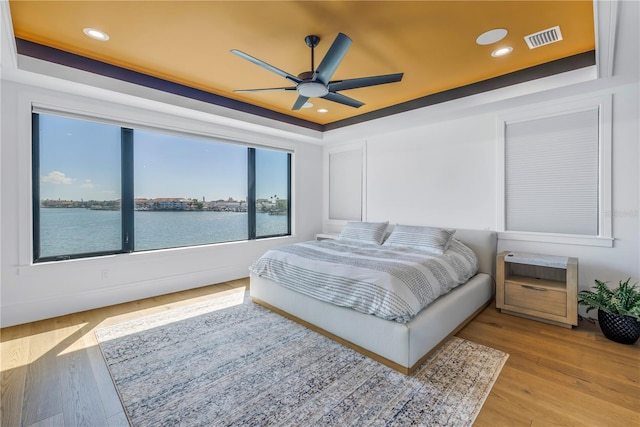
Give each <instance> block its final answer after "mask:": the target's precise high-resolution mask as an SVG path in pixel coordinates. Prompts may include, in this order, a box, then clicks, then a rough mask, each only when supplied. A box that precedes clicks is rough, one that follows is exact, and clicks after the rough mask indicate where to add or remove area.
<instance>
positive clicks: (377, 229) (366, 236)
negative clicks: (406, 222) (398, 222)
mask: <svg viewBox="0 0 640 427" xmlns="http://www.w3.org/2000/svg"><path fill="white" fill-rule="evenodd" d="M388 224H389V221H385V222H360V221H357V222H356V221H351V222H348V223H346V224H345V225H344V227H343V228H342V231H341V232H340V235H339V236H338V240H351V241H357V242H361V243H371V244H375V245H380V244H382V240H383V239H384V232H385V230H386V229H387V225H388Z"/></svg>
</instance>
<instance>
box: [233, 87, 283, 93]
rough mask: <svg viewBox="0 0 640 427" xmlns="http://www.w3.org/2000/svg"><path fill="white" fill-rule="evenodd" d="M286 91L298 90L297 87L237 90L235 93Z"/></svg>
mask: <svg viewBox="0 0 640 427" xmlns="http://www.w3.org/2000/svg"><path fill="white" fill-rule="evenodd" d="M285 90H296V88H295V87H268V88H264V89H236V90H234V92H283V91H285Z"/></svg>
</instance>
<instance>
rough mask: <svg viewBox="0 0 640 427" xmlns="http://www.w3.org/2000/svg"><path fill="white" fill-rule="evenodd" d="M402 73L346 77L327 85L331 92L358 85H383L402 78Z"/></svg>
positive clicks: (353, 87) (357, 86) (354, 87)
mask: <svg viewBox="0 0 640 427" xmlns="http://www.w3.org/2000/svg"><path fill="white" fill-rule="evenodd" d="M403 75H404V73H397V74H386V75H383V76H371V77H360V78H357V79H347V80H340V81H335V82H330V83H329V85H328V87H329V90H330V91H331V92H335V91H338V90H347V89H357V88H359V87H367V86H376V85H384V84H387V83H395V82H399V81H400V80H402V76H403Z"/></svg>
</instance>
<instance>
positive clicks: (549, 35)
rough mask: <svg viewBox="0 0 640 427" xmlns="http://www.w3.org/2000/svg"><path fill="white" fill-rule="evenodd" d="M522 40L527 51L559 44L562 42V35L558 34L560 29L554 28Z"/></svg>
mask: <svg viewBox="0 0 640 427" xmlns="http://www.w3.org/2000/svg"><path fill="white" fill-rule="evenodd" d="M524 40H525V41H526V42H527V45H528V46H529V49H535V48H536V47H540V46H544V45H547V44H551V43H555V42H559V41H560V40H562V33H561V32H560V27H559V26H555V27H553V28H549V29H546V30H542V31H538V32H537V33H533V34H529V35H528V36H524Z"/></svg>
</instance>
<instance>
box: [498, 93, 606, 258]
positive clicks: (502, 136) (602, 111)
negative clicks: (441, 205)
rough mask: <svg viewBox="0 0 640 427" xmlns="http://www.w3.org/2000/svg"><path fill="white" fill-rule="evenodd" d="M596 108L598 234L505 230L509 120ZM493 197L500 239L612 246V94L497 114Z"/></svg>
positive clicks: (522, 119) (519, 120) (542, 117)
mask: <svg viewBox="0 0 640 427" xmlns="http://www.w3.org/2000/svg"><path fill="white" fill-rule="evenodd" d="M594 108H597V109H598V150H599V153H598V235H597V236H596V235H573V234H560V233H542V232H524V231H508V230H506V196H505V180H506V157H505V154H506V151H505V148H506V144H507V141H506V127H507V124H509V123H516V122H522V121H529V120H536V119H544V118H549V117H554V116H559V115H564V114H571V113H576V112H580V111H585V110H588V109H594ZM497 127H498V135H499V141H498V144H497V145H498V149H497V156H498V159H497V166H498V167H497V171H498V173H497V186H498V189H497V199H498V208H497V212H498V217H497V223H498V228H497V230H498V236H499V238H500V239H501V240H520V241H530V242H545V243H561V244H572V245H585V246H600V247H613V240H614V239H613V234H612V215H611V194H612V185H611V174H612V170H611V155H612V152H611V150H612V144H611V136H612V95H611V94H608V95H602V96H595V97H581V98H573V99H568V100H565V101H563V102H546V103H541V104H536V105H533V106H530V107H526V108H522V109H519V110H517V111H514V112H511V113H508V114H503V115H501V116H499V117H498V120H497Z"/></svg>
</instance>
